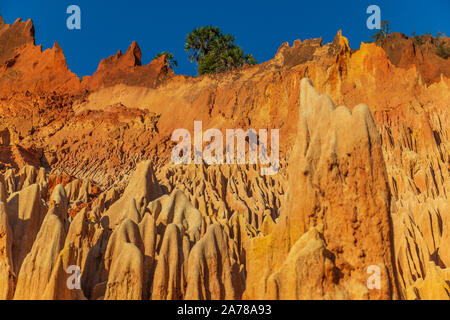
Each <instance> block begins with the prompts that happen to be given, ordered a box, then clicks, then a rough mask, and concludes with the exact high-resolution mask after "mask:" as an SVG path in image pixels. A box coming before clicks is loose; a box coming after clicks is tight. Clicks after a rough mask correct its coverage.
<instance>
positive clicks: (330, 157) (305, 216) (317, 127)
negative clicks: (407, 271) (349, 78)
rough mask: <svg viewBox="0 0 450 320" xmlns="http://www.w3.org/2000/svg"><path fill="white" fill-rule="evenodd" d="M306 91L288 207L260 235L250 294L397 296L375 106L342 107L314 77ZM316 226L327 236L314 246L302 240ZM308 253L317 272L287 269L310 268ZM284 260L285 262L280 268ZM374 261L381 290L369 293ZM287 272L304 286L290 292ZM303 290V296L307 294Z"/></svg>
mask: <svg viewBox="0 0 450 320" xmlns="http://www.w3.org/2000/svg"><path fill="white" fill-rule="evenodd" d="M300 88H301V89H300V90H301V92H300V117H299V121H298V129H297V141H296V144H295V147H294V150H293V154H292V155H291V159H290V164H289V180H290V184H289V187H288V191H287V193H288V198H287V201H286V202H287V204H286V207H285V208H283V210H282V213H281V216H280V218H279V222H278V224H277V226H276V228H274V230H273V231H272V233H270V234H269V235H268V236H267V237H266V238H263V239H258V238H256V239H254V240H253V246H252V249H251V251H250V253H249V257H248V275H249V278H248V279H247V281H248V282H247V283H248V285H247V289H246V290H247V291H246V297H247V298H264V297H265V298H280V297H283V298H285V299H302V298H303V299H314V298H315V299H321V298H323V297H324V296H326V297H328V298H330V299H338V298H348V299H367V298H369V299H370V298H373V299H390V298H395V297H396V295H397V283H396V273H395V268H394V264H393V252H392V245H393V243H392V238H393V230H392V227H391V226H392V222H391V220H390V211H389V210H390V191H389V185H388V180H387V174H386V167H385V164H384V159H383V154H382V149H381V139H380V136H379V134H378V132H377V129H376V126H375V123H374V121H373V118H372V116H371V114H370V111H369V109H368V107H367V106H365V105H359V106H357V107H355V108H354V109H353V111H352V112H350V111H349V110H348V109H347V108H346V107H338V108H335V106H334V105H333V103H332V101H331V100H330V98H329V97H328V96H326V95H320V94H319V93H318V92H317V91H316V90H315V89H314V88H313V87H312V84H311V82H310V81H309V80H307V79H303V80H302V83H301V85H300ZM350 128H351V134H349V133H350V131H349V130H350ZM300 195H301V196H300ZM311 228H315V229H317V232H318V233H319V235H320V236H321V237H323V240H322V243H320V241H319V242H317V241H318V240H315V239H317V237H318V236H314V237H313V239H311V240H310V241H311V242H312V243H306V244H305V242H306V241H305V240H304V239H302V241H300V240H299V239H300V237H301V236H302V235H304V234H305V233H306V232H308V231H309V230H310V229H311ZM298 241H300V242H299V243H298ZM305 250H307V251H308V252H307V253H306V252H305ZM309 255H312V256H311V259H313V260H315V261H321V259H322V263H318V265H317V266H316V270H315V272H316V273H315V274H309V273H307V272H306V271H304V272H305V273H298V272H295V271H294V272H293V273H291V274H288V275H287V274H286V273H287V272H288V271H287V270H292V269H293V270H303V269H311V266H312V265H309V263H310V261H309V262H308V260H307V259H306V258H305V256H306V257H309ZM281 261H286V262H285V264H286V265H284V266H280V262H281ZM265 263H266V264H267V265H266V266H265V267H262V265H261V264H265ZM291 263H294V266H296V267H294V266H292V265H290V264H291ZM372 265H375V266H378V267H379V268H380V269H381V289H379V290H377V291H372V292H370V291H369V290H368V289H367V287H366V281H367V272H366V270H367V269H368V268H369V266H372ZM319 266H322V269H321V268H319ZM280 267H281V269H282V270H281V271H278V270H279V268H280ZM296 268H297V269H296ZM274 273H275V274H274ZM283 276H284V277H291V278H293V280H291V281H292V282H294V283H297V284H299V287H292V286H291V287H290V288H291V291H283V290H287V288H286V286H285V285H283V281H281V280H277V279H279V278H280V277H283ZM302 276H305V278H303V277H302ZM268 279H269V280H268ZM270 282H271V284H270ZM311 282H312V283H316V285H317V284H319V283H320V286H319V287H318V288H317V287H316V291H315V292H314V293H309V294H308V293H307V289H305V288H304V286H306V287H308V285H309V283H311ZM304 283H306V284H304ZM270 286H271V287H270ZM303 290H306V292H305V293H306V296H304V297H302V296H301V295H300V293H301V292H303ZM264 292H266V293H265V295H264ZM325 292H326V293H327V295H325V294H324V293H325ZM261 294H263V295H261Z"/></svg>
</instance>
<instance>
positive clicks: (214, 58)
mask: <svg viewBox="0 0 450 320" xmlns="http://www.w3.org/2000/svg"><path fill="white" fill-rule="evenodd" d="M234 40H235V39H234V37H233V36H232V35H229V34H223V33H222V31H221V30H220V29H219V28H217V27H213V26H211V25H209V26H206V27H199V28H196V29H194V30H193V31H192V32H191V33H189V34H188V35H187V36H186V43H185V50H186V52H188V53H189V61H191V62H194V61H195V62H196V63H197V64H198V68H197V72H198V73H199V74H207V73H218V72H223V71H227V70H232V69H235V68H241V67H242V66H244V65H245V64H256V60H255V58H254V57H253V56H252V55H251V54H246V53H245V52H244V50H242V48H241V47H239V46H238V45H236V44H235V43H234Z"/></svg>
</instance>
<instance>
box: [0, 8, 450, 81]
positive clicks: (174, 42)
mask: <svg viewBox="0 0 450 320" xmlns="http://www.w3.org/2000/svg"><path fill="white" fill-rule="evenodd" d="M72 4H75V5H78V6H79V7H80V8H81V27H82V28H81V30H68V29H67V27H66V19H67V17H68V16H69V15H68V14H67V13H66V9H67V7H68V6H69V5H72ZM372 4H376V5H378V6H379V7H380V8H381V15H382V20H389V21H391V22H392V23H391V28H392V30H393V31H400V32H403V33H405V34H407V35H411V33H412V32H413V31H415V32H416V33H417V34H424V33H426V32H430V33H432V34H434V35H435V34H436V32H437V31H440V32H443V33H446V34H447V35H449V36H450V1H449V0H428V1H422V0H409V1H408V0H379V1H375V0H341V1H335V0H322V1H320V0H316V1H311V0H309V1H302V0H297V1H287V0H271V1H266V0H260V1H252V0H248V1H243V0H227V1H213V0H209V1H204V0H196V1H186V0H184V1H175V0H172V1H152V0H136V1H133V0H127V1H124V0H121V1H111V0H110V1H106V0H95V1H94V0H70V1H67V0H40V1H36V0H0V15H1V16H2V17H3V18H4V19H5V20H6V22H7V23H13V22H14V20H16V19H17V18H22V19H23V20H27V19H29V18H31V19H32V20H33V22H34V24H35V28H36V43H37V44H42V45H43V47H44V49H45V48H49V47H52V46H53V43H54V41H55V40H56V41H58V43H59V44H60V45H61V47H62V48H63V50H64V53H65V55H66V59H67V63H68V66H69V68H70V69H71V70H72V71H73V72H75V73H77V74H78V75H79V76H84V75H90V74H92V73H94V72H95V70H96V69H97V66H98V63H99V62H100V60H101V59H102V58H105V57H108V56H110V55H112V54H115V53H116V52H117V51H118V50H119V49H121V50H122V51H123V52H124V51H125V50H126V49H127V48H128V46H129V45H130V43H131V42H132V41H133V40H135V41H137V42H138V43H139V45H140V47H141V49H142V52H143V57H142V60H143V63H144V64H147V63H149V62H150V61H151V58H152V57H153V56H154V54H155V53H157V52H160V51H164V50H166V51H171V52H172V53H174V55H175V58H176V60H178V64H179V67H178V68H176V69H175V72H176V73H177V74H188V75H195V74H196V71H195V68H196V66H195V64H192V63H190V62H189V61H188V59H187V54H186V53H185V52H184V40H185V37H186V34H187V33H189V32H190V31H191V30H192V29H193V28H195V27H198V26H202V25H208V24H212V25H215V26H218V27H220V28H221V29H222V31H223V32H224V33H230V34H232V35H234V36H235V38H236V43H237V44H238V45H240V46H242V47H243V49H244V50H245V51H246V52H248V53H252V54H253V55H254V56H255V57H256V59H257V61H258V62H263V61H266V60H269V59H271V58H273V56H274V54H275V52H276V50H277V49H278V47H279V46H280V45H281V43H283V42H286V41H288V42H289V43H290V44H291V45H292V43H293V41H294V40H295V39H302V40H304V39H308V38H315V37H322V38H323V40H324V43H327V42H330V41H332V39H333V37H334V36H335V34H336V32H337V30H339V29H342V30H343V34H344V36H346V37H347V38H349V40H350V45H351V47H352V48H359V46H360V43H361V41H367V40H368V39H369V38H370V36H371V35H372V34H373V31H372V30H368V29H367V27H366V20H367V18H368V17H369V15H368V14H366V9H367V7H368V6H369V5H372Z"/></svg>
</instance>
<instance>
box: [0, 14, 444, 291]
mask: <svg viewBox="0 0 450 320" xmlns="http://www.w3.org/2000/svg"><path fill="white" fill-rule="evenodd" d="M436 41H437V40H436V39H434V38H431V37H428V36H425V37H422V38H420V39H419V40H417V39H416V38H407V37H405V36H403V35H400V34H392V35H391V36H390V37H388V39H386V40H385V41H383V42H379V43H376V44H365V43H363V44H361V48H360V49H358V50H352V49H350V47H349V45H348V41H347V39H346V38H345V37H343V36H342V34H341V33H340V32H339V33H338V34H337V36H336V37H335V39H334V41H333V42H332V43H329V44H326V45H324V44H323V43H322V41H321V39H313V40H304V41H300V40H297V41H295V42H294V44H293V46H292V47H291V46H289V44H283V45H282V46H281V47H280V49H279V50H278V52H277V53H276V55H275V57H274V59H272V60H270V61H267V62H264V63H262V64H259V65H255V66H246V67H245V68H243V69H239V70H234V71H230V72H226V73H222V74H218V75H205V76H200V77H193V78H192V77H186V76H177V75H175V74H174V73H173V72H172V71H171V70H169V69H168V67H167V64H166V62H165V61H164V59H163V58H160V59H157V60H155V61H152V62H151V63H150V64H149V65H147V66H142V65H141V52H140V49H139V47H138V45H137V44H136V43H135V42H133V43H132V44H131V46H130V48H129V49H128V50H127V51H126V52H125V53H124V54H121V53H120V52H119V53H118V54H116V55H113V56H111V57H109V58H107V59H105V60H102V61H101V62H100V64H99V67H98V70H97V71H96V72H95V73H94V74H93V75H92V76H89V77H85V78H84V79H83V80H82V81H80V80H79V79H78V77H77V76H76V75H75V74H73V73H72V72H71V71H70V70H69V69H68V68H67V64H66V61H65V57H64V54H63V51H62V49H61V48H60V47H59V46H58V45H57V44H56V43H55V45H54V48H53V49H48V50H45V51H43V52H42V49H41V47H40V46H35V45H34V27H33V24H32V22H31V21H28V22H21V21H16V22H15V23H14V24H13V25H7V24H5V23H4V22H3V20H0V171H1V174H0V177H3V180H4V182H3V181H2V179H0V251H1V252H0V265H2V266H3V267H2V268H1V269H2V270H3V271H1V272H0V282H1V283H0V284H1V285H2V286H1V287H2V288H5V289H4V290H0V298H12V297H13V296H16V297H17V298H37V299H38V298H39V299H84V297H86V298H88V299H101V298H105V299H124V298H127V299H149V298H153V299H184V298H190V297H191V298H199V299H200V298H226V299H233V298H242V297H244V298H274V299H275V298H283V299H324V298H325V299H339V298H342V299H347V298H349V299H355V298H364V299H365V298H369V299H391V298H407V299H416V298H421V299H436V298H448V292H449V290H448V284H447V282H448V281H449V280H450V274H449V272H448V270H449V267H450V251H449V247H448V239H449V234H450V224H449V221H450V217H449V210H448V207H449V198H448V195H449V192H450V145H449V141H450V140H449V136H450V132H449V128H450V116H449V113H448V103H449V101H450V90H449V88H450V80H449V70H450V60H448V59H446V60H445V59H443V58H441V57H439V56H437V55H436V45H437V42H436ZM439 41H444V42H445V43H449V39H448V38H443V39H441V40H439ZM305 77H306V78H309V79H311V82H312V84H313V85H314V88H315V89H313V88H312V87H311V84H310V83H309V82H307V80H302V79H303V78H305ZM318 92H320V94H319V93H318ZM326 95H327V96H329V98H328V97H327V96H326ZM330 100H331V101H333V102H334V104H333V103H331V101H330ZM361 104H364V105H366V106H361ZM335 105H336V106H339V105H346V106H347V107H335ZM194 120H201V121H202V123H203V128H204V130H206V129H208V128H217V129H219V130H225V129H228V128H242V129H249V128H254V129H263V128H269V129H270V128H278V129H280V158H281V159H280V162H281V170H280V172H279V173H278V174H277V175H275V176H261V175H260V171H259V165H255V166H253V165H233V166H218V165H212V166H206V165H183V166H175V165H173V164H171V163H170V153H171V151H172V148H173V146H174V142H172V141H170V137H171V134H172V132H173V130H174V129H178V128H186V129H187V130H190V131H191V132H193V122H194ZM142 160H146V162H143V163H142V164H141V165H139V166H138V165H137V164H138V163H140V162H141V161H142ZM147 160H151V161H147ZM30 165H31V166H30ZM49 173H50V175H49ZM59 184H63V186H60V185H59ZM61 187H64V191H65V193H66V200H65V201H64V202H67V203H65V204H64V205H63V208H64V209H61V210H58V214H55V208H54V202H55V201H53V202H52V199H51V198H50V197H49V195H50V194H52V193H53V192H55V190H59V191H60V192H62V190H61ZM61 198H64V197H61ZM44 202H45V203H47V205H46V206H44V205H43V204H44ZM2 203H3V207H2ZM47 207H48V208H50V210H49V212H47ZM1 208H3V209H1ZM52 208H53V209H52ZM2 210H3V211H2ZM1 212H3V218H2V214H1ZM4 212H7V217H6V216H5V214H4ZM69 216H71V217H69ZM55 217H56V218H55ZM49 220H50V221H51V222H52V223H54V224H57V225H58V224H59V223H58V221H60V222H61V221H62V222H61V227H60V228H59V231H58V230H56V229H55V230H53V229H51V228H50V227H49V222H48V221H49ZM66 220H67V221H70V227H69V229H68V231H67V230H65V229H64V228H65V223H66V222H65V221H66ZM8 227H9V228H8ZM66 231H67V232H66ZM61 241H63V242H61ZM2 248H3V249H2ZM49 250H50V251H51V252H50V253H45V254H44V253H42V252H43V251H46V252H47V251H49ZM55 250H56V251H55ZM42 261H45V264H46V265H47V267H46V268H41V267H40V264H41V262H42ZM120 261H122V262H123V263H122V262H120ZM71 264H76V265H78V266H79V267H80V270H81V271H82V277H81V289H80V290H78V289H77V290H75V291H68V290H67V288H66V287H64V285H62V284H61V283H62V281H63V279H64V276H65V275H64V269H66V268H67V267H68V266H69V265H71ZM219 265H221V266H223V269H220V268H218V266H219ZM372 265H375V266H379V267H380V270H381V279H380V280H381V289H380V290H371V289H370V290H369V288H368V287H367V286H366V282H365V281H366V280H367V276H368V275H367V268H368V267H369V266H372ZM23 266H24V267H23ZM22 267H23V268H24V269H23V270H24V271H22V269H21V268H22ZM25 270H35V271H36V272H35V273H36V276H34V277H33V276H30V275H27V272H26V271H25ZM202 270H203V271H205V270H207V271H208V273H205V272H204V273H202ZM37 275H39V277H42V279H45V282H46V283H45V284H44V283H41V282H40V280H39V279H38V278H39V277H38V276H37ZM168 275H169V276H168ZM17 276H19V278H20V279H17V278H16V277H17ZM211 277H214V281H213V280H211V281H209V279H211ZM16 285H17V286H16ZM16 287H17V288H18V289H15V288H16ZM244 288H245V292H243V291H244Z"/></svg>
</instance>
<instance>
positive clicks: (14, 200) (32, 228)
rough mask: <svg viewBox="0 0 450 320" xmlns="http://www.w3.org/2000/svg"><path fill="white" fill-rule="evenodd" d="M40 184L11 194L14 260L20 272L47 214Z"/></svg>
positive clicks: (9, 213) (9, 208)
mask: <svg viewBox="0 0 450 320" xmlns="http://www.w3.org/2000/svg"><path fill="white" fill-rule="evenodd" d="M45 211H46V210H45V208H44V207H43V206H42V204H41V192H40V188H39V185H38V184H32V185H30V186H28V187H26V188H24V189H23V190H21V191H19V192H16V193H13V194H11V196H10V197H9V199H8V206H7V212H8V221H9V224H10V226H11V230H12V232H13V239H14V240H13V262H14V270H15V272H16V274H18V272H19V270H20V267H21V265H22V262H23V260H24V259H25V256H26V255H27V254H28V253H29V252H30V250H31V247H32V246H33V243H34V241H35V239H36V235H37V233H38V231H39V229H40V227H41V223H42V220H43V218H44V216H45Z"/></svg>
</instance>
